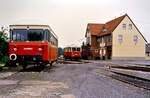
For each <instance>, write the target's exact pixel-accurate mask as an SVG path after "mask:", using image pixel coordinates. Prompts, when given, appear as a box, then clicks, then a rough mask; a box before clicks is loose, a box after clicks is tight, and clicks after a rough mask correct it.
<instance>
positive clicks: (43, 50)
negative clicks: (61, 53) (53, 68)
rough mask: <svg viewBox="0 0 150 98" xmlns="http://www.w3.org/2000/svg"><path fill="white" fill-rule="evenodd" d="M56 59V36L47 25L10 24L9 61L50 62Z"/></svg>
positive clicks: (23, 63) (24, 65) (11, 63)
mask: <svg viewBox="0 0 150 98" xmlns="http://www.w3.org/2000/svg"><path fill="white" fill-rule="evenodd" d="M57 59H58V38H57V36H56V34H55V33H54V32H53V31H52V29H51V28H50V27H49V26H48V25H10V42H9V63H10V65H15V64H16V63H19V65H22V66H23V68H24V69H25V68H26V67H27V65H28V63H36V64H40V65H45V64H48V63H50V64H52V63H53V62H54V61H57Z"/></svg>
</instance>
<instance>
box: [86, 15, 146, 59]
mask: <svg viewBox="0 0 150 98" xmlns="http://www.w3.org/2000/svg"><path fill="white" fill-rule="evenodd" d="M85 37H86V45H88V46H89V47H90V58H92V59H95V58H99V59H112V60H145V52H146V47H145V45H146V42H147V41H146V39H145V38H144V36H143V35H142V33H141V32H140V31H139V29H138V28H137V27H136V25H135V24H134V23H133V21H132V20H131V18H130V17H129V16H128V15H127V14H125V15H123V16H120V17H118V18H115V19H113V20H111V21H108V22H106V23H105V24H95V23H89V24H88V25H87V28H86V34H85Z"/></svg>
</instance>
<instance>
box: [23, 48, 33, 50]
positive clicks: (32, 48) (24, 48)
mask: <svg viewBox="0 0 150 98" xmlns="http://www.w3.org/2000/svg"><path fill="white" fill-rule="evenodd" d="M32 49H33V48H24V50H32Z"/></svg>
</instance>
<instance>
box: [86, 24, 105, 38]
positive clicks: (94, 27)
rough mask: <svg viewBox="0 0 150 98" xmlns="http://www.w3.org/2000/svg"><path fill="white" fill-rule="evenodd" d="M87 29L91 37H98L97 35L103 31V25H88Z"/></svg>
mask: <svg viewBox="0 0 150 98" xmlns="http://www.w3.org/2000/svg"><path fill="white" fill-rule="evenodd" d="M88 28H89V30H90V32H91V34H92V35H96V36H97V35H99V33H100V32H101V31H102V30H103V28H104V24H94V23H89V24H88Z"/></svg>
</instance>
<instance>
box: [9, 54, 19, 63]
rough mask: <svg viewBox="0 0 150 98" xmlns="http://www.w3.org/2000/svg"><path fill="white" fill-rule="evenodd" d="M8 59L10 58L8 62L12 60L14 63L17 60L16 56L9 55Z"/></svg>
mask: <svg viewBox="0 0 150 98" xmlns="http://www.w3.org/2000/svg"><path fill="white" fill-rule="evenodd" d="M9 57H10V60H13V61H15V60H16V59H17V55H16V54H11V55H10V56H9Z"/></svg>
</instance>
